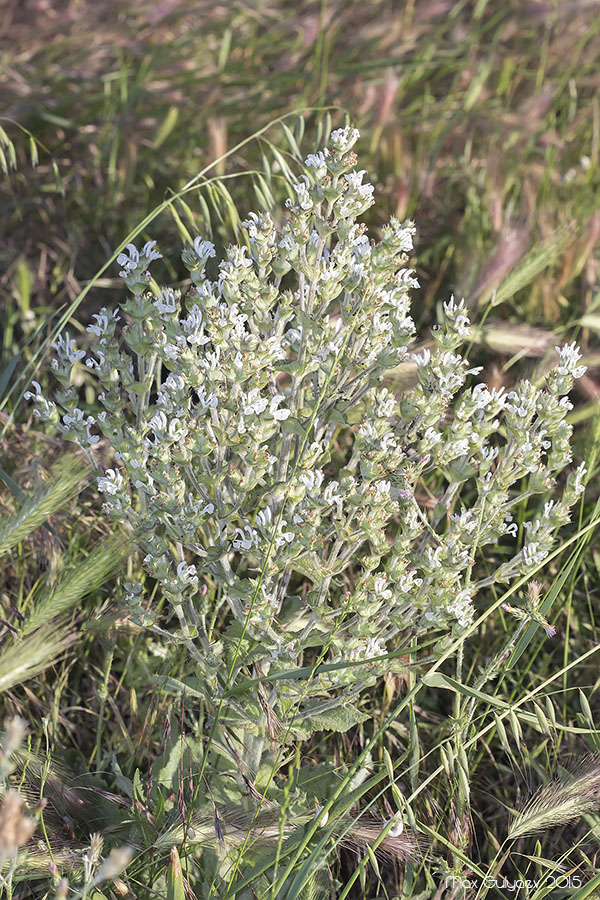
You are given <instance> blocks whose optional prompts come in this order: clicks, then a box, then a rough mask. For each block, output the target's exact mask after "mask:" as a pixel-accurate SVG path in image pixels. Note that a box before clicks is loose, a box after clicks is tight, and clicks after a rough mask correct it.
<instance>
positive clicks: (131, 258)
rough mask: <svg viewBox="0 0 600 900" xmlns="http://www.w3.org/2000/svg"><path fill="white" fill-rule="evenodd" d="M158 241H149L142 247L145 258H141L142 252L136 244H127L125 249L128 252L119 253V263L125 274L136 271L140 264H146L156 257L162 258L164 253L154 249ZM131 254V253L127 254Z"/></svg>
mask: <svg viewBox="0 0 600 900" xmlns="http://www.w3.org/2000/svg"><path fill="white" fill-rule="evenodd" d="M155 245H156V241H147V242H146V243H145V244H144V247H143V249H142V255H143V257H144V259H142V260H140V253H139V250H138V249H137V247H136V246H135V244H127V245H126V247H125V249H126V250H127V253H119V255H118V256H117V263H118V265H120V266H121V268H122V269H123V271H124V272H125V274H128V273H129V272H134V271H135V270H136V269H137V268H138V267H139V266H140V265H143V266H146V265H147V264H148V263H150V262H152V261H153V260H154V259H162V253H159V252H158V250H154V247H155ZM127 254H129V255H127Z"/></svg>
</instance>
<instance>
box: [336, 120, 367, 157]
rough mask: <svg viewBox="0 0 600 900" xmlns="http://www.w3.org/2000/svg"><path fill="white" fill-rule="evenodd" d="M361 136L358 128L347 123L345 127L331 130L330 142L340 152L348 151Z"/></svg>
mask: <svg viewBox="0 0 600 900" xmlns="http://www.w3.org/2000/svg"><path fill="white" fill-rule="evenodd" d="M359 137H360V131H359V130H358V128H351V127H350V126H349V125H346V127H345V128H337V129H336V130H335V131H332V132H331V136H330V143H331V146H332V147H333V149H334V150H337V152H338V153H347V152H348V150H351V149H352V147H353V146H354V144H355V143H356V142H357V140H358V139H359Z"/></svg>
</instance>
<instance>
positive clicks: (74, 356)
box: [52, 331, 85, 363]
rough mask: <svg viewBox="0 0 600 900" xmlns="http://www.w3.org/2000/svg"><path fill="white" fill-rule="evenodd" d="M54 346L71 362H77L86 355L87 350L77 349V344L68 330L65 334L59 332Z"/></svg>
mask: <svg viewBox="0 0 600 900" xmlns="http://www.w3.org/2000/svg"><path fill="white" fill-rule="evenodd" d="M52 346H53V347H54V349H55V350H56V351H57V352H58V353H59V355H60V356H63V357H66V359H68V360H69V362H70V363H76V362H77V360H79V359H83V357H84V356H85V350H78V349H77V344H76V343H75V341H74V339H73V338H71V337H69V332H68V331H66V332H65V334H64V335H62V334H59V335H58V337H57V338H56V341H55V342H54V343H53V344H52Z"/></svg>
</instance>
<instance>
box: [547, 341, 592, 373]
mask: <svg viewBox="0 0 600 900" xmlns="http://www.w3.org/2000/svg"><path fill="white" fill-rule="evenodd" d="M554 349H555V350H556V352H557V353H558V373H559V375H572V376H573V378H581V376H582V375H584V374H585V373H586V372H587V366H578V365H577V363H578V362H579V360H580V359H581V352H580V350H579V347H578V346H577V344H576V343H575V341H573V343H572V344H565V345H564V347H555V348H554Z"/></svg>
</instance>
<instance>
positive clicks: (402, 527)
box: [27, 128, 585, 787]
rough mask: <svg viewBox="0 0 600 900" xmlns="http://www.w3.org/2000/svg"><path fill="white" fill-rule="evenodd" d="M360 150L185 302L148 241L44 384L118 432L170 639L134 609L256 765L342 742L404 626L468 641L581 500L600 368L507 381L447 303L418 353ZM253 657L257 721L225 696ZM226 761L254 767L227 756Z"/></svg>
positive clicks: (309, 169) (410, 275)
mask: <svg viewBox="0 0 600 900" xmlns="http://www.w3.org/2000/svg"><path fill="white" fill-rule="evenodd" d="M357 137H358V132H357V131H356V130H353V129H350V128H343V129H340V130H338V131H335V132H333V133H332V135H331V139H330V144H329V147H328V148H326V149H323V150H321V151H320V152H318V153H315V154H311V155H310V156H308V158H307V159H306V170H305V173H304V174H302V175H301V176H300V177H299V178H298V180H297V181H295V182H294V183H292V184H291V185H290V187H291V197H290V199H289V200H288V201H287V215H286V216H285V217H283V218H282V220H281V222H280V223H279V224H276V222H275V221H274V219H273V218H272V216H271V215H270V214H268V213H265V212H263V213H260V214H255V213H250V214H249V215H248V218H247V220H246V221H245V222H244V223H243V224H244V227H245V229H246V234H247V244H245V245H243V246H237V245H232V246H230V247H229V248H228V249H227V251H226V254H225V257H224V258H223V259H222V260H220V261H219V262H218V263H216V261H215V262H214V263H213V262H211V260H213V259H214V258H215V248H214V246H213V244H212V243H210V241H208V240H204V239H203V238H201V237H197V238H196V239H195V240H194V243H193V246H188V247H186V248H185V250H184V251H183V254H182V259H183V263H184V264H185V266H186V267H187V269H188V271H189V276H190V280H191V286H190V287H189V288H187V289H185V290H184V291H183V292H182V291H181V290H175V289H172V288H170V287H163V288H160V289H158V288H156V286H155V283H154V282H151V278H150V274H149V272H148V266H149V264H150V263H151V262H153V261H154V260H157V259H160V254H159V253H158V252H157V250H156V249H155V244H154V242H149V243H147V244H146V245H145V246H144V247H143V249H142V250H141V251H138V250H137V248H136V247H135V246H134V245H132V244H130V245H128V246H127V252H125V253H122V254H121V255H120V256H119V258H118V262H119V264H120V266H121V277H122V278H123V280H124V282H125V284H126V286H127V288H128V289H129V292H130V297H129V299H128V300H127V301H126V303H125V304H124V306H123V309H122V312H119V310H116V309H114V310H109V309H103V310H101V311H100V313H98V314H97V315H95V316H94V319H95V323H94V324H91V325H89V327H88V332H89V333H90V334H91V335H93V336H94V338H95V339H96V340H95V341H94V343H93V344H92V345H91V348H90V351H91V352H89V353H88V351H87V350H84V349H79V348H78V346H77V345H76V343H75V341H74V340H73V339H72V338H71V337H70V336H69V334H68V333H67V334H66V335H65V336H61V337H60V338H59V339H58V340H57V342H56V344H55V345H54V347H55V350H56V355H55V358H54V359H53V362H52V365H53V368H54V372H55V375H56V377H57V379H58V380H59V382H60V385H61V388H60V390H59V391H58V392H57V393H56V395H55V398H54V399H47V398H46V397H44V396H43V395H42V392H41V389H40V387H39V385H37V384H36V383H34V390H33V391H32V392H28V394H27V397H28V399H30V400H32V401H33V402H34V404H35V410H34V412H35V414H36V415H37V416H39V417H40V418H41V419H43V420H47V421H51V422H53V423H55V425H56V426H57V427H58V429H59V430H60V431H61V432H62V434H63V435H64V436H65V437H66V438H69V439H72V440H74V441H77V442H78V443H79V444H81V445H82V446H83V447H84V448H86V450H87V451H88V452H89V454H90V456H91V457H94V453H95V451H96V449H97V447H98V444H99V442H100V440H101V438H103V439H104V441H105V442H106V443H108V445H109V446H110V447H111V448H112V450H113V452H114V462H113V463H112V464H111V466H110V467H109V468H107V469H106V470H104V471H101V473H100V474H99V476H98V490H99V491H100V492H101V493H102V494H103V496H104V499H105V502H104V509H105V511H106V513H107V514H108V515H109V516H110V517H112V518H113V519H114V520H115V521H117V522H121V523H124V525H125V526H126V528H127V529H128V530H129V531H130V532H131V533H132V535H134V536H135V538H136V539H137V542H138V545H139V547H140V548H141V550H142V552H143V568H144V570H145V572H146V573H147V576H148V577H149V578H150V579H152V580H154V582H156V583H158V585H159V587H160V590H161V591H162V593H163V595H164V596H166V597H167V598H168V600H169V602H170V604H171V607H172V610H173V613H174V617H175V625H174V626H173V628H172V630H171V631H167V630H166V629H165V628H164V627H162V626H161V625H160V624H159V622H158V620H157V616H156V614H155V611H154V610H153V608H152V607H151V606H150V605H149V603H148V601H147V596H148V593H149V592H148V591H147V589H146V585H145V584H144V583H143V582H142V581H136V582H133V583H131V584H129V586H128V589H127V590H128V595H129V596H128V602H129V608H130V612H131V616H132V617H133V618H134V620H135V621H137V622H138V623H139V624H141V625H143V626H145V627H148V628H149V629H151V630H153V631H154V632H155V633H156V634H160V635H162V636H163V637H167V638H170V639H172V640H179V641H181V642H182V643H183V644H184V645H185V646H186V647H187V648H188V650H189V652H190V653H191V654H192V655H193V659H194V661H195V664H196V679H195V681H194V684H195V685H196V688H198V685H201V689H202V691H203V692H204V694H205V696H206V701H207V704H208V706H209V709H212V712H213V714H214V713H215V709H216V705H217V704H218V703H219V702H221V704H223V701H224V699H227V703H226V709H225V708H224V709H222V710H221V707H219V710H220V716H221V720H222V721H228V722H229V723H230V724H231V725H232V727H234V728H235V727H243V729H244V732H243V734H244V736H243V737H240V732H236V734H237V735H238V738H239V739H240V741H241V743H242V745H243V746H245V747H246V748H250V759H249V764H250V765H251V767H252V769H253V771H254V772H257V773H258V772H260V771H261V765H262V764H263V763H264V755H265V754H267V752H268V751H269V747H270V745H268V742H265V736H266V734H267V733H269V734H270V736H271V737H273V729H274V728H275V729H276V726H277V723H279V725H278V726H277V727H280V725H281V722H283V723H284V725H285V728H283V729H282V730H280V731H279V732H278V733H279V736H280V737H282V739H284V743H285V741H286V740H289V739H291V738H294V737H296V738H301V737H305V736H307V735H308V734H310V732H311V731H313V730H316V729H319V728H337V729H339V730H343V729H344V728H347V727H349V726H350V725H352V724H353V723H356V722H359V721H361V720H362V719H364V718H365V716H364V715H363V714H362V713H361V711H360V709H359V708H358V705H357V703H358V700H359V695H360V692H361V691H362V690H363V689H364V687H365V686H367V685H371V684H373V683H375V681H376V679H377V678H378V677H380V676H382V675H383V674H385V673H386V672H388V671H390V669H394V668H397V667H398V666H399V665H400V662H399V661H398V656H399V654H398V653H395V651H397V650H398V649H399V648H400V647H401V646H404V642H405V640H406V638H407V637H408V636H415V635H424V634H427V635H429V634H432V635H435V637H436V638H437V641H438V644H437V647H438V648H440V647H444V646H446V645H447V642H448V640H450V639H452V637H453V636H454V637H456V636H457V635H459V634H461V633H464V632H465V630H466V629H468V628H469V626H470V624H471V622H472V620H473V614H474V606H473V603H474V600H475V598H476V597H477V595H478V594H481V593H482V591H483V589H484V588H485V587H486V586H487V585H490V584H492V583H494V582H502V583H506V582H509V581H510V580H511V579H514V578H515V577H517V576H519V575H523V574H528V573H530V572H533V571H534V570H535V569H536V567H537V566H538V565H539V563H540V562H541V561H542V560H543V559H544V558H545V557H546V556H547V555H548V553H549V551H550V549H551V547H552V546H553V542H554V540H555V536H556V532H557V529H558V528H559V527H560V526H561V525H563V524H564V523H566V522H568V520H569V510H570V507H571V506H572V505H573V503H574V502H575V500H576V499H577V497H578V495H579V494H580V493H581V491H582V490H583V478H584V475H585V469H584V467H583V466H579V467H578V468H576V469H575V470H574V471H572V472H571V473H570V474H568V475H567V477H566V480H564V483H563V487H562V490H561V491H560V492H559V494H558V495H556V496H555V495H554V494H553V492H554V489H555V486H556V479H557V475H558V474H559V473H560V472H561V471H562V470H563V469H564V468H565V467H566V466H567V465H568V464H569V463H570V461H571V450H570V437H571V427H570V426H569V425H568V424H567V423H566V421H565V417H566V415H567V412H568V411H569V410H570V409H571V408H572V407H571V404H570V402H569V400H568V399H567V394H568V392H569V391H570V389H571V387H572V385H573V379H574V378H578V377H579V376H580V375H582V374H583V372H584V371H585V368H584V367H583V366H581V365H580V364H579V359H580V354H579V351H578V349H577V348H576V346H575V344H572V345H567V346H565V347H562V348H557V349H558V365H557V367H556V368H554V369H552V371H550V372H549V373H548V374H547V376H546V377H545V380H544V383H543V384H539V385H538V384H534V383H533V382H531V381H527V380H522V381H519V382H518V383H517V384H516V385H515V387H514V389H513V390H511V391H509V392H505V391H504V389H500V390H497V389H490V388H489V387H488V386H487V385H486V384H485V383H482V382H480V381H477V380H476V376H477V375H478V374H479V372H480V370H479V369H478V368H473V367H471V366H470V364H469V362H468V361H467V359H466V358H464V357H463V356H462V355H461V353H460V347H461V346H462V345H463V344H464V343H465V341H466V340H468V337H469V333H470V330H469V319H468V315H467V310H466V307H465V305H464V302H462V301H461V302H460V303H456V302H455V300H454V299H451V300H450V301H448V302H446V303H444V304H443V310H442V317H441V321H440V323H439V325H437V326H435V327H434V328H433V330H432V334H431V339H432V340H431V341H430V343H429V346H426V347H424V348H423V349H422V350H421V352H419V353H414V352H411V349H410V348H411V344H412V343H413V341H414V339H415V325H414V323H413V320H412V318H411V316H410V299H409V292H410V290H411V289H413V288H416V287H418V283H417V280H416V278H415V274H414V272H413V271H412V270H411V269H410V268H409V267H408V255H409V253H410V252H411V250H412V247H413V235H414V227H413V225H412V224H411V223H410V222H408V223H405V224H401V223H400V222H398V221H397V220H396V219H392V220H391V221H390V223H389V224H388V225H386V226H385V227H384V228H383V229H382V234H381V240H380V241H379V242H373V241H371V240H369V238H368V236H367V234H366V228H365V226H364V225H363V224H360V223H358V222H357V219H358V217H360V216H361V214H362V213H364V212H365V210H367V209H368V208H369V207H370V206H371V205H372V203H373V202H374V200H373V187H372V185H369V184H365V183H363V178H364V175H365V172H364V171H362V170H361V171H357V169H356V168H355V165H356V156H355V154H354V152H353V149H352V148H353V145H354V143H355V142H356V140H357ZM213 267H214V269H213ZM211 269H213V271H214V275H213V277H211V276H210V275H209V270H211ZM400 364H409V365H410V366H412V368H413V371H414V375H415V378H414V384H413V386H412V387H411V388H410V389H407V390H404V391H402V392H401V393H397V392H395V391H394V390H393V389H391V387H390V386H389V385H390V382H388V386H386V385H385V384H384V383H383V382H384V380H385V378H386V376H388V375H389V374H390V373H391V372H392V371H393V370H394V368H395V367H397V366H398V365H400ZM83 367H85V368H84V369H83ZM74 368H78V369H79V370H80V372H81V371H82V369H83V371H85V372H86V373H87V377H89V378H92V379H93V380H94V381H95V382H96V383H97V385H98V388H99V391H98V394H97V401H98V405H99V410H97V409H96V408H95V407H94V409H91V408H86V409H83V408H82V406H81V405H80V397H79V393H78V391H77V389H76V387H75V386H74V384H73V369H74ZM517 511H518V512H517ZM518 522H520V523H521V526H522V527H520V526H519V524H518ZM519 545H520V546H519ZM482 551H484V552H485V559H486V566H487V571H486V572H484V573H480V572H479V570H478V568H476V562H477V560H478V558H479V559H481V558H482ZM217 622H219V623H220V624H219V628H218V629H217V627H216V623H217ZM163 625H164V623H163ZM307 662H309V663H310V664H311V665H312V669H311V674H310V677H307V676H306V670H302V666H303V665H306V663H307ZM248 667H250V669H251V670H252V673H253V678H252V679H251V680H248V679H247V677H246V681H245V683H244V684H245V687H244V690H245V692H246V697H247V703H246V704H245V706H244V709H243V710H241V709H240V708H239V707H237V706H236V704H235V703H234V702H233V700H230V699H229V698H231V686H232V684H233V682H234V681H235V679H236V678H237V677H238V675H240V674H243V671H244V670H247V669H248ZM289 676H294V677H289ZM265 683H266V684H268V685H269V689H270V693H269V695H268V697H267V695H266V693H265V691H264V689H263V687H262V685H263V684H265ZM274 723H275V724H274ZM249 735H250V737H249ZM265 748H266V749H265ZM215 752H217V753H219V754H220V755H221V756H222V757H226V756H227V753H228V751H227V748H224V747H223V746H221V747H219V748H218V750H217V751H215ZM221 763H222V764H223V765H229V766H230V768H231V769H232V771H235V772H238V762H237V761H236V759H235V755H234V756H232V757H231V758H230V759H229V761H228V762H227V763H223V761H221ZM236 777H237V776H236ZM238 781H239V777H238ZM239 783H240V784H241V782H239ZM266 784H267V782H266V781H265V782H264V784H263V787H265V786H266Z"/></svg>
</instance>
